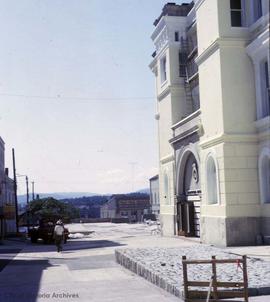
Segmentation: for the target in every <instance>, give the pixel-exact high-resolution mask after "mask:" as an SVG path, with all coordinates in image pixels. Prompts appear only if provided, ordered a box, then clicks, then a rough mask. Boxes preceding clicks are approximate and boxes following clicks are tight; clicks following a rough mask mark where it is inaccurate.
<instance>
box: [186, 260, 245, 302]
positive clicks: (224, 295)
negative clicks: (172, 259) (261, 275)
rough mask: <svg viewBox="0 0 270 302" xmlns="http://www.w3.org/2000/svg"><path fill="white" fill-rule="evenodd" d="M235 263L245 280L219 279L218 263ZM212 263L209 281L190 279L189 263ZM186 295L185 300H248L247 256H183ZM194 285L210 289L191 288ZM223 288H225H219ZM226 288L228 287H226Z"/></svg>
mask: <svg viewBox="0 0 270 302" xmlns="http://www.w3.org/2000/svg"><path fill="white" fill-rule="evenodd" d="M227 263H231V264H232V263H234V264H236V265H237V268H238V267H240V268H241V269H242V271H243V282H222V281H218V280H217V271H216V267H217V264H227ZM195 264H211V265H212V277H211V280H209V281H191V280H188V265H195ZM182 265H183V280H184V295H185V302H205V301H206V302H221V301H224V302H241V301H239V300H237V301H236V300H227V299H233V298H243V299H244V300H242V301H245V302H248V277H247V257H246V256H243V257H242V258H240V259H223V260H222V259H216V257H215V256H212V259H211V260H187V259H186V256H183V257H182ZM241 265H242V266H241ZM189 286H192V287H207V288H209V290H208V291H207V290H190V289H189ZM219 288H223V289H219ZM224 288H226V289H224ZM224 299H226V300H224Z"/></svg>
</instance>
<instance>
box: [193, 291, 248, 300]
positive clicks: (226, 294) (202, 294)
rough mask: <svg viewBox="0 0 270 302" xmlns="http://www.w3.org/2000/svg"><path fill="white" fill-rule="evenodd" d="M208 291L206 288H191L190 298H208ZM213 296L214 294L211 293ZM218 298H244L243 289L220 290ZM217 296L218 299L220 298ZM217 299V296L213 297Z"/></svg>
mask: <svg viewBox="0 0 270 302" xmlns="http://www.w3.org/2000/svg"><path fill="white" fill-rule="evenodd" d="M207 293H208V291H206V290H190V291H189V292H188V298H200V299H206V297H207ZM211 296H212V294H211ZM218 298H219V299H225V298H244V292H243V291H236V290H227V291H224V290H223V291H218ZM218 298H216V300H218ZM213 300H215V298H214V299H213Z"/></svg>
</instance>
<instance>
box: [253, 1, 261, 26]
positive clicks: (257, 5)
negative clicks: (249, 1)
mask: <svg viewBox="0 0 270 302" xmlns="http://www.w3.org/2000/svg"><path fill="white" fill-rule="evenodd" d="M253 11H254V22H256V21H257V20H258V19H260V18H261V16H262V0H253Z"/></svg>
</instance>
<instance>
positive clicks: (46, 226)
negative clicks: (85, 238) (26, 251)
mask: <svg viewBox="0 0 270 302" xmlns="http://www.w3.org/2000/svg"><path fill="white" fill-rule="evenodd" d="M54 227H55V223H54V222H50V221H49V222H43V223H40V224H39V225H38V226H35V227H33V228H31V229H29V233H28V235H29V237H30V238H31V242H32V243H36V242H37V241H38V239H42V240H43V243H44V244H47V243H53V242H54V238H53V233H54ZM68 235H69V231H68V229H67V228H65V227H64V243H66V242H67V239H68Z"/></svg>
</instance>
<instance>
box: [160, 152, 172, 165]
mask: <svg viewBox="0 0 270 302" xmlns="http://www.w3.org/2000/svg"><path fill="white" fill-rule="evenodd" d="M171 161H174V154H170V155H167V156H164V157H162V158H161V159H160V163H161V164H162V165H163V164H167V163H169V162H171Z"/></svg>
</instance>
